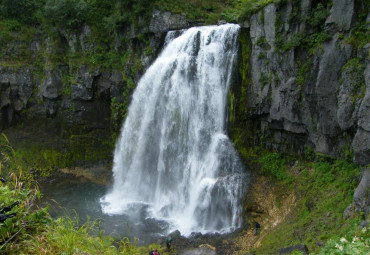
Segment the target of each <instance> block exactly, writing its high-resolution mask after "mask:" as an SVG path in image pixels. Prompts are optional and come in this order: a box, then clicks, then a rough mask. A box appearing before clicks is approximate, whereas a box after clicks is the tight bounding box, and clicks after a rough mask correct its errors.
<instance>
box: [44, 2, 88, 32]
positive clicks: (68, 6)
mask: <svg viewBox="0 0 370 255" xmlns="http://www.w3.org/2000/svg"><path fill="white" fill-rule="evenodd" d="M87 11H88V9H87V4H86V2H85V1H84V0H48V1H47V2H46V5H45V7H44V17H45V19H46V20H45V22H46V23H50V24H51V25H53V26H55V27H57V28H60V29H72V30H73V29H78V28H80V27H81V26H82V24H83V23H84V22H85V21H86V17H87V16H86V14H87Z"/></svg>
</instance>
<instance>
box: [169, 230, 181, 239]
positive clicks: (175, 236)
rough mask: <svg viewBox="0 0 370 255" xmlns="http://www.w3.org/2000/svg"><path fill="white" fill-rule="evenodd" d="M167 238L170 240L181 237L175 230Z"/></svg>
mask: <svg viewBox="0 0 370 255" xmlns="http://www.w3.org/2000/svg"><path fill="white" fill-rule="evenodd" d="M168 236H170V237H172V238H177V237H180V236H181V232H180V231H178V230H175V231H173V232H171V233H169V234H168Z"/></svg>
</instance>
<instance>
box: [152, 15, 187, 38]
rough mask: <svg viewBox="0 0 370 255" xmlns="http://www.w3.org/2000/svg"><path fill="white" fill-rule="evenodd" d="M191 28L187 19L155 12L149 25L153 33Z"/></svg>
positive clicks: (181, 16) (182, 16)
mask: <svg viewBox="0 0 370 255" xmlns="http://www.w3.org/2000/svg"><path fill="white" fill-rule="evenodd" d="M187 27H189V23H188V22H187V21H186V17H185V16H184V15H180V14H172V13H170V12H162V11H159V10H154V11H153V14H152V19H151V21H150V25H149V31H150V32H152V33H164V32H167V31H169V30H178V29H182V28H187Z"/></svg>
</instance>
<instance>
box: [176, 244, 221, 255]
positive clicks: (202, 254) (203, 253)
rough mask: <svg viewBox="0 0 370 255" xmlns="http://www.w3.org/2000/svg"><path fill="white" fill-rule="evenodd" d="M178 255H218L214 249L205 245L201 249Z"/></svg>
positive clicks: (182, 252)
mask: <svg viewBox="0 0 370 255" xmlns="http://www.w3.org/2000/svg"><path fill="white" fill-rule="evenodd" d="M178 255H216V250H215V248H213V247H210V246H209V245H207V246H206V245H204V246H202V247H199V248H195V249H191V250H187V251H181V252H179V253H178Z"/></svg>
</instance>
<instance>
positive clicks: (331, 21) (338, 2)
mask: <svg viewBox="0 0 370 255" xmlns="http://www.w3.org/2000/svg"><path fill="white" fill-rule="evenodd" d="M354 11H355V10H354V0H334V1H333V6H332V8H331V10H330V16H329V17H328V18H327V19H326V21H325V30H327V31H330V32H333V31H348V30H350V28H351V25H352V20H353V14H354Z"/></svg>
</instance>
